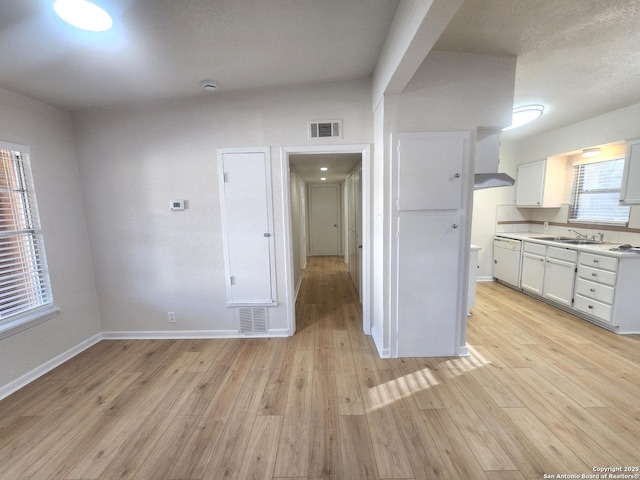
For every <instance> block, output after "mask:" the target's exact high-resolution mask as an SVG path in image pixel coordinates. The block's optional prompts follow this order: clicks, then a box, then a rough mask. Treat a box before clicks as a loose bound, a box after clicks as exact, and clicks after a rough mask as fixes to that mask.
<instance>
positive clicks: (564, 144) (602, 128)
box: [471, 104, 640, 278]
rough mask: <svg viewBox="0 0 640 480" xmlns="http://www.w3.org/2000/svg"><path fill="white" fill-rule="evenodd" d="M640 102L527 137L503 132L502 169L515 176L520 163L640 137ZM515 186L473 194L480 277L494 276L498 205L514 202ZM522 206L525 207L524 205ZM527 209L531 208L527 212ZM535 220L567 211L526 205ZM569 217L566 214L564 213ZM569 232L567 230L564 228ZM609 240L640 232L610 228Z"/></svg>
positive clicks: (637, 222) (636, 213)
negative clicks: (517, 136) (630, 232)
mask: <svg viewBox="0 0 640 480" xmlns="http://www.w3.org/2000/svg"><path fill="white" fill-rule="evenodd" d="M638 118H640V104H635V105H631V106H628V107H625V108H622V109H619V110H616V111H613V112H609V113H606V114H604V115H599V116H597V117H594V118H591V119H588V120H585V121H582V122H579V123H576V124H573V125H569V126H567V127H564V128H560V129H558V130H554V131H551V132H548V133H545V134H541V135H537V136H535V137H530V138H525V139H521V140H518V139H510V138H509V135H507V134H504V135H503V138H502V144H501V148H500V171H501V172H505V173H508V174H509V175H511V176H512V177H513V178H516V174H517V170H518V165H519V164H521V163H528V162H532V161H535V160H540V159H543V158H547V157H549V156H554V155H559V154H564V153H568V152H572V151H575V150H582V149H584V148H588V147H592V146H594V145H604V144H607V143H613V142H618V141H624V140H630V139H632V138H637V137H640V123H639V122H638ZM514 202H515V187H501V188H495V189H487V190H479V191H477V192H475V194H474V212H473V228H472V236H471V241H472V242H473V243H474V244H476V245H479V246H480V247H482V250H480V254H479V264H480V269H479V271H478V276H479V277H487V278H488V277H491V276H492V272H493V235H494V233H495V226H496V220H497V219H496V208H497V206H498V205H513V204H514ZM521 210H522V209H521ZM526 210H531V211H530V212H526ZM526 210H525V214H526V215H528V216H529V217H530V218H531V219H532V220H544V219H547V220H549V221H554V220H555V219H556V217H558V216H559V215H564V214H563V213H562V212H559V211H558V209H551V210H548V211H546V212H545V211H544V210H542V209H526ZM564 218H565V219H566V215H564ZM629 226H630V227H633V228H640V207H632V208H631V218H630V222H629ZM562 233H563V234H566V232H562ZM605 239H608V240H610V241H616V240H615V239H619V241H620V242H626V241H629V242H633V243H640V236H638V234H624V233H620V234H615V233H609V232H607V237H606V238H605Z"/></svg>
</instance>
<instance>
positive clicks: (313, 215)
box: [309, 185, 340, 255]
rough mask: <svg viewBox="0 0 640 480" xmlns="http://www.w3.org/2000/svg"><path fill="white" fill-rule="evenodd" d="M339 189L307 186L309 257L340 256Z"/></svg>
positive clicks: (332, 186)
mask: <svg viewBox="0 0 640 480" xmlns="http://www.w3.org/2000/svg"><path fill="white" fill-rule="evenodd" d="M339 225H340V187H339V185H310V186H309V244H310V245H309V246H310V253H311V255H340V227H339Z"/></svg>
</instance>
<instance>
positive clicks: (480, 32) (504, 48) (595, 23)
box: [435, 0, 640, 138]
mask: <svg viewBox="0 0 640 480" xmlns="http://www.w3.org/2000/svg"><path fill="white" fill-rule="evenodd" d="M435 49H436V50H441V51H455V52H471V53H496V54H512V55H517V56H518V61H517V67H516V86H515V99H514V106H520V105H524V104H529V103H540V104H543V105H545V107H546V111H545V114H544V115H543V117H542V118H541V119H539V120H537V121H536V122H534V123H532V124H530V125H529V126H525V127H521V128H519V129H514V130H511V131H509V132H505V133H504V134H503V136H505V137H514V138H518V137H523V136H530V135H533V134H537V133H542V132H545V131H549V130H553V129H555V128H559V127H562V126H565V125H569V124H572V123H576V122H578V121H581V120H584V119H587V118H590V117H593V116H596V115H599V114H602V113H606V112H610V111H613V110H616V109H618V108H621V107H624V106H627V105H630V104H633V103H638V102H640V1H638V0H466V1H465V2H464V4H463V6H462V7H461V9H460V10H459V11H458V13H457V14H456V16H455V17H454V18H453V20H452V22H451V23H450V24H449V26H448V27H447V29H446V30H445V32H444V33H443V35H442V36H441V37H440V39H439V40H438V42H437V44H436V46H435Z"/></svg>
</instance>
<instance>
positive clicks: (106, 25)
mask: <svg viewBox="0 0 640 480" xmlns="http://www.w3.org/2000/svg"><path fill="white" fill-rule="evenodd" d="M53 9H54V10H55V12H56V13H57V14H58V16H59V17H60V18H61V19H62V20H64V21H65V22H67V23H68V24H70V25H73V26H74V27H76V28H80V29H81V30H88V31H90V32H105V31H107V30H109V29H110V28H111V26H112V25H113V20H111V15H109V14H108V13H107V12H106V10H104V9H103V8H102V7H99V6H98V5H96V4H95V3H91V2H88V1H86V0H56V2H55V3H54V4H53Z"/></svg>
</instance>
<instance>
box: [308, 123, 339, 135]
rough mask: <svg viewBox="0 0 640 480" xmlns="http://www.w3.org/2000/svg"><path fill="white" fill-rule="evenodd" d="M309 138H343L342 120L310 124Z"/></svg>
mask: <svg viewBox="0 0 640 480" xmlns="http://www.w3.org/2000/svg"><path fill="white" fill-rule="evenodd" d="M309 138H310V139H313V138H342V120H323V121H315V122H309Z"/></svg>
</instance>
